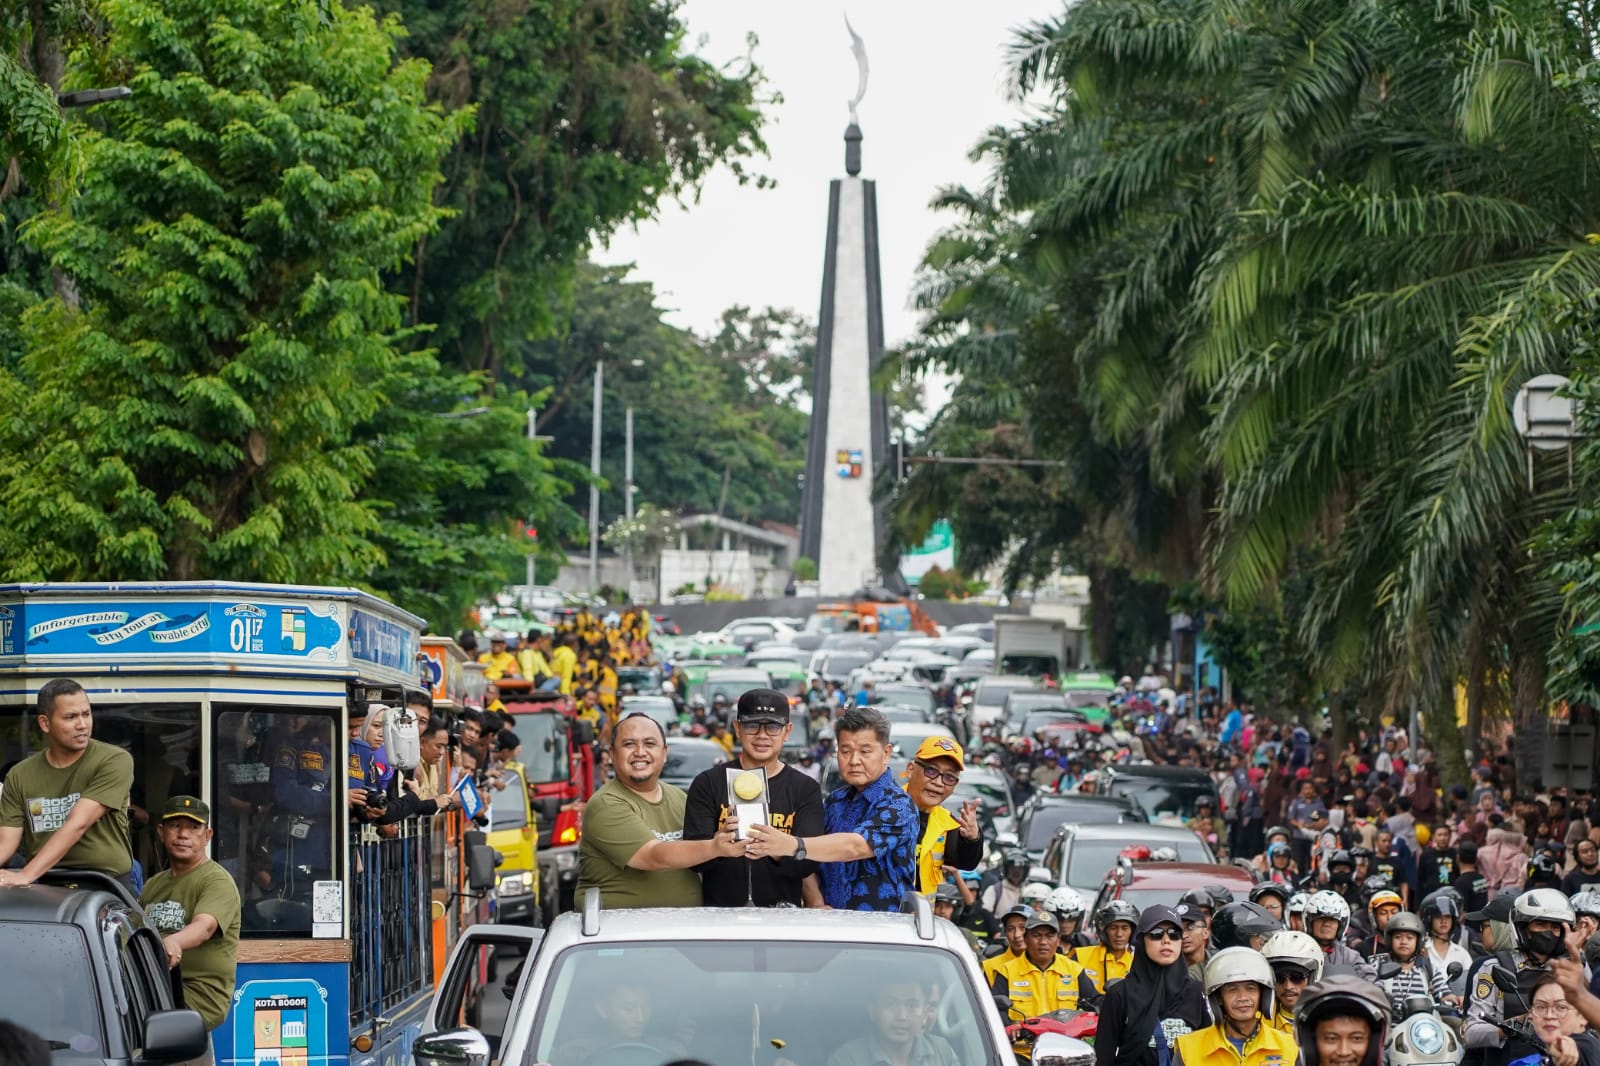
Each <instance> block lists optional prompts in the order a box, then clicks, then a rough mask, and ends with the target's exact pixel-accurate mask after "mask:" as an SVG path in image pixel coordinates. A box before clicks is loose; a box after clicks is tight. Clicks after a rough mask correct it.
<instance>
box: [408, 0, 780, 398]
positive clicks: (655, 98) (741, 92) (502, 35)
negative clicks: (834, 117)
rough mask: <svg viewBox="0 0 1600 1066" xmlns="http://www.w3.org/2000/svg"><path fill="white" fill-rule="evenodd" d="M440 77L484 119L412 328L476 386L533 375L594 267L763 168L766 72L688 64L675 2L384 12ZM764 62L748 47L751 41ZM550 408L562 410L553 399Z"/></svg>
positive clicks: (741, 65)
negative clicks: (638, 228)
mask: <svg viewBox="0 0 1600 1066" xmlns="http://www.w3.org/2000/svg"><path fill="white" fill-rule="evenodd" d="M380 7H382V8H383V9H385V10H388V11H392V12H394V13H396V14H398V15H400V16H401V17H402V18H403V19H404V22H405V25H406V27H407V28H408V30H409V31H410V33H409V36H408V37H407V39H406V41H405V47H406V48H407V49H408V50H409V51H410V53H411V54H413V55H416V56H420V57H422V58H425V59H427V60H428V61H430V62H431V63H432V64H433V67H434V76H433V81H432V92H433V96H434V98H435V99H437V100H438V101H440V102H442V103H443V104H444V105H445V106H446V107H447V108H450V109H457V108H464V107H468V106H472V107H475V108H476V109H477V112H478V122H477V124H476V125H475V127H474V128H473V129H472V130H471V131H470V132H468V131H463V132H462V135H461V136H460V137H459V138H458V140H457V141H456V143H455V145H454V146H453V148H452V149H451V152H450V155H449V158H448V159H446V161H445V163H444V172H445V175H446V182H445V186H444V188H443V189H442V191H441V198H442V202H443V205H444V206H445V207H446V208H447V209H448V210H449V211H450V213H451V218H450V221H449V222H448V223H447V224H446V225H445V226H443V227H442V228H441V229H440V230H439V231H437V232H435V233H430V234H428V235H427V236H426V237H425V238H423V239H420V240H419V246H418V250H417V255H416V257H415V261H414V265H413V270H412V276H411V277H410V278H409V279H407V281H406V284H405V288H406V289H407V290H408V291H410V292H411V293H412V301H411V316H412V321H413V322H417V323H432V324H436V325H437V327H438V328H437V330H436V332H435V333H434V334H433V339H432V343H434V344H436V345H437V346H438V347H439V348H440V350H441V352H443V353H444V356H445V358H447V359H449V360H451V361H454V362H455V363H456V364H457V365H459V366H460V367H462V368H464V369H467V370H482V371H486V372H488V373H489V374H490V376H491V377H498V376H499V374H500V372H501V370H502V368H507V369H510V370H512V371H516V370H518V369H519V368H520V367H521V365H522V359H523V348H524V346H525V345H526V344H527V343H528V342H529V340H530V339H531V338H538V337H546V336H550V335H553V334H554V333H556V332H558V331H559V329H560V327H561V324H562V322H563V321H564V320H565V319H566V317H567V314H568V312H569V309H570V307H571V303H570V299H569V296H570V293H571V288H572V283H573V280H574V274H575V271H576V270H577V268H578V266H579V264H580V263H581V262H582V259H583V256H584V255H585V254H586V253H587V252H588V250H589V249H590V248H591V247H593V246H594V244H595V243H596V240H597V239H600V240H603V239H604V238H605V237H606V236H607V235H609V234H610V233H612V232H613V231H614V230H615V229H616V228H617V227H618V226H620V225H622V224H624V223H627V222H632V221H638V220H641V219H644V218H647V217H649V216H650V215H651V214H652V213H653V212H654V211H655V209H656V205H657V204H658V203H659V202H660V201H661V200H662V199H663V198H666V197H673V196H679V195H684V194H691V193H692V192H693V191H694V189H695V188H696V186H697V185H698V183H699V182H700V180H701V179H702V178H703V177H704V176H705V175H706V174H707V173H708V172H709V171H710V170H711V169H712V168H713V167H715V166H716V165H718V164H721V163H726V164H727V165H728V166H729V167H731V168H732V169H733V171H734V172H735V173H736V174H738V175H739V176H740V178H741V179H744V178H745V177H747V175H746V172H745V170H744V160H745V159H747V158H749V157H750V156H752V155H755V154H757V153H761V152H764V151H765V145H764V144H763V143H762V140H761V136H760V129H761V126H762V123H763V115H762V113H761V111H760V106H761V104H762V102H763V101H762V100H761V94H762V91H763V90H762V82H763V77H762V74H761V72H760V71H759V70H758V69H757V68H756V66H755V65H754V63H753V62H751V61H750V60H749V59H748V58H746V59H744V60H740V61H738V63H737V67H738V69H736V70H731V71H730V70H722V69H718V68H716V67H714V66H713V65H712V64H710V63H708V62H706V61H705V60H703V59H701V58H699V57H696V56H693V55H690V54H687V52H686V40H685V38H686V33H685V31H684V27H683V24H682V22H681V21H680V19H679V17H678V15H677V11H676V8H677V4H676V3H672V2H668V0H534V2H529V0H450V2H448V3H438V2H436V0H382V3H381V4H380ZM751 47H752V49H753V47H754V42H753V41H752V42H751ZM556 398H557V400H558V401H560V400H562V399H564V397H563V396H560V395H558V396H557V397H556Z"/></svg>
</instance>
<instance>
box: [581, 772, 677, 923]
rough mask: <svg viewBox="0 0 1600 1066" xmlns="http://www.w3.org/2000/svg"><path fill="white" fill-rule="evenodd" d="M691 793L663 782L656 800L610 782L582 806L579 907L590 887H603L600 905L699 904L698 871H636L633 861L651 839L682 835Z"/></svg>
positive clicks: (653, 905)
mask: <svg viewBox="0 0 1600 1066" xmlns="http://www.w3.org/2000/svg"><path fill="white" fill-rule="evenodd" d="M686 799H687V793H685V792H684V791H683V789H681V788H679V787H678V786H676V785H669V784H667V783H666V782H665V781H663V782H662V783H661V800H660V802H658V803H651V802H649V801H648V800H646V799H645V798H644V797H643V796H640V795H639V794H638V793H637V792H633V791H631V790H629V789H628V788H627V787H626V786H625V785H623V784H622V783H621V782H620V781H617V780H611V781H607V782H606V783H605V784H604V785H602V786H601V787H600V788H599V789H598V790H596V792H595V794H594V797H593V798H592V799H590V800H589V802H588V804H586V805H585V806H584V808H583V836H582V837H581V838H580V839H579V840H578V905H579V906H580V907H581V906H582V905H583V897H584V893H585V892H586V891H587V890H588V889H590V888H598V889H599V890H600V905H601V906H602V907H605V908H607V909H610V908H613V907H698V906H700V878H699V877H698V876H697V875H696V874H695V872H694V871H693V870H635V869H633V868H631V867H630V866H629V865H628V861H629V860H630V859H632V858H633V856H634V854H635V853H636V852H638V850H639V849H640V848H642V847H644V846H645V845H646V844H648V843H650V842H651V841H652V840H682V839H683V808H684V801H685V800H686Z"/></svg>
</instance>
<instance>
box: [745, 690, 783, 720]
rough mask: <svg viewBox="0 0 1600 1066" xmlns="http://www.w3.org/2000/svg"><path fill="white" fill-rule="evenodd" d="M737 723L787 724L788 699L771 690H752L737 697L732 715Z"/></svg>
mask: <svg viewBox="0 0 1600 1066" xmlns="http://www.w3.org/2000/svg"><path fill="white" fill-rule="evenodd" d="M734 720H735V721H738V722H779V723H782V724H783V725H788V724H789V697H788V696H785V695H784V694H783V693H781V692H779V691H778V690H777V689H772V688H753V689H751V690H750V691H749V692H746V693H745V694H744V695H743V696H740V697H739V708H738V711H737V712H736V713H735V715H734Z"/></svg>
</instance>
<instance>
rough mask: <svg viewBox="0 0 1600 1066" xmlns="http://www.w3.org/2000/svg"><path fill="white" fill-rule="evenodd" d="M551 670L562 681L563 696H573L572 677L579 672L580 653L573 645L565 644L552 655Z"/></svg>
mask: <svg viewBox="0 0 1600 1066" xmlns="http://www.w3.org/2000/svg"><path fill="white" fill-rule="evenodd" d="M550 670H551V672H552V673H554V674H555V675H556V676H557V677H559V678H560V679H561V693H562V695H565V696H570V695H572V677H573V675H574V674H575V673H577V671H578V653H577V652H575V651H573V650H572V645H570V644H565V643H563V644H562V645H561V646H560V647H559V648H557V649H556V650H555V651H553V652H551V653H550Z"/></svg>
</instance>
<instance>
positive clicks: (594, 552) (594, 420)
mask: <svg viewBox="0 0 1600 1066" xmlns="http://www.w3.org/2000/svg"><path fill="white" fill-rule="evenodd" d="M627 365H628V366H630V367H633V368H634V369H638V368H639V367H642V366H644V360H643V359H630V360H628V363H627ZM605 369H606V361H605V360H604V359H597V360H595V364H594V410H593V411H592V412H591V414H590V427H589V594H590V595H591V596H592V595H594V590H595V589H596V588H598V587H599V584H600V424H601V396H602V391H601V390H602V389H603V388H604V385H605ZM627 413H628V423H627V443H626V446H625V454H624V457H623V469H624V473H623V482H624V486H623V496H624V502H623V508H624V510H625V512H626V514H627V516H628V517H629V518H632V517H633V408H632V407H629V408H628V409H627ZM628 570H629V573H628V595H629V596H632V595H633V573H632V570H633V555H632V553H631V552H629V553H628Z"/></svg>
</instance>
